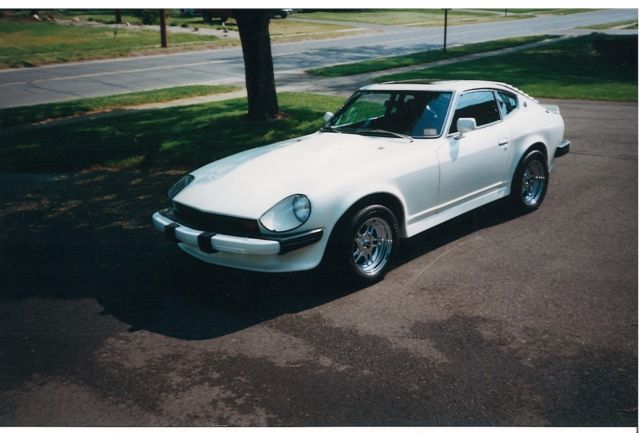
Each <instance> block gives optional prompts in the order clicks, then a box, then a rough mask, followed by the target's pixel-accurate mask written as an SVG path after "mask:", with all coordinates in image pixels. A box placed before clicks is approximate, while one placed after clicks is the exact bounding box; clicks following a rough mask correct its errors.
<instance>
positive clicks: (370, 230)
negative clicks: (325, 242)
mask: <svg viewBox="0 0 640 433" xmlns="http://www.w3.org/2000/svg"><path fill="white" fill-rule="evenodd" d="M336 230H337V231H338V232H337V233H335V236H336V242H335V243H331V244H332V247H333V248H336V251H335V252H332V253H331V255H332V256H333V260H331V261H332V262H334V263H333V264H334V265H335V267H334V268H335V269H337V270H338V274H337V275H336V276H337V277H338V278H343V279H346V280H348V281H349V283H354V284H356V285H357V286H368V285H371V284H374V283H377V282H378V281H381V280H382V279H383V278H384V275H385V274H386V273H387V271H388V270H389V269H390V267H391V264H392V263H393V260H394V259H395V256H396V254H397V252H398V249H399V236H398V233H399V232H400V230H399V227H398V221H397V220H396V217H395V216H394V214H393V212H391V211H390V210H389V209H388V208H386V207H384V206H381V205H371V206H366V207H365V208H363V209H361V210H359V211H357V212H355V213H354V214H353V215H351V217H350V218H348V219H347V220H346V224H340V225H338V226H337V227H336Z"/></svg>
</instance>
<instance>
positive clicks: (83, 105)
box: [0, 85, 239, 126]
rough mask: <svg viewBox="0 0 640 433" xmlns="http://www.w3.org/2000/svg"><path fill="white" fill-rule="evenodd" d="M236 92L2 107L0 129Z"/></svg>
mask: <svg viewBox="0 0 640 433" xmlns="http://www.w3.org/2000/svg"><path fill="white" fill-rule="evenodd" d="M235 90H239V88H238V87H235V86H228V85H219V86H206V85H193V86H181V87H172V88H169V89H156V90H148V91H144V92H133V93H126V94H123V95H110V96H100V97H96V98H83V99H78V100H74V101H67V102H54V103H50V104H39V105H30V106H26V107H15V108H4V109H1V110H0V126H15V125H20V124H24V123H36V122H43V121H45V120H51V119H58V118H61V117H69V116H76V115H80V114H87V113H97V112H102V111H108V110H113V109H116V108H126V107H132V106H136V105H142V104H151V103H154V102H166V101H174V100H177V99H185V98H194V97H197V96H206V95H215V94H220V93H227V92H232V91H235Z"/></svg>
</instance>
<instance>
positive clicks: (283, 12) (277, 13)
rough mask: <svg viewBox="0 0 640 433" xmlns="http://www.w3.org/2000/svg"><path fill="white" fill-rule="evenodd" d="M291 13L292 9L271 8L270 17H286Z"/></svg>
mask: <svg viewBox="0 0 640 433" xmlns="http://www.w3.org/2000/svg"><path fill="white" fill-rule="evenodd" d="M292 13H293V9H273V11H272V12H271V16H272V17H280V18H286V17H288V16H289V15H291V14H292Z"/></svg>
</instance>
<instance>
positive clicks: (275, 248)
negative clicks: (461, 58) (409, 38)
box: [153, 81, 570, 284]
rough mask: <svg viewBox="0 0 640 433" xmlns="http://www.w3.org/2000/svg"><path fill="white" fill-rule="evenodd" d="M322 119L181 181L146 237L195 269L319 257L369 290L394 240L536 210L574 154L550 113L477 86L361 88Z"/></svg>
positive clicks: (293, 267) (297, 266)
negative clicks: (189, 259) (470, 219)
mask: <svg viewBox="0 0 640 433" xmlns="http://www.w3.org/2000/svg"><path fill="white" fill-rule="evenodd" d="M325 122H326V123H325V126H324V127H322V129H320V131H318V132H316V133H313V134H311V135H307V136H304V137H299V138H295V139H292V140H287V141H283V142H280V143H275V144H271V145H268V146H263V147H258V148H255V149H251V150H247V151H245V152H241V153H238V154H236V155H232V156H229V157H227V158H224V159H221V160H218V161H215V162H212V163H211V164H209V165H206V166H204V167H202V168H199V169H197V170H195V171H194V172H192V173H191V174H188V175H187V176H185V177H183V178H182V179H180V180H179V181H178V182H177V183H176V184H175V185H174V186H173V187H172V188H171V189H170V190H169V198H170V200H171V206H170V207H169V208H167V209H163V210H160V211H158V212H156V213H154V215H153V223H154V225H155V227H156V228H157V229H159V230H161V231H163V232H164V234H165V235H166V237H167V238H168V239H170V240H171V241H173V242H176V243H177V244H178V246H179V247H180V248H181V249H182V250H184V251H185V252H187V253H189V254H191V255H192V256H194V257H196V258H198V259H200V260H203V261H205V262H209V263H214V264H217V265H222V266H229V267H234V268H240V269H248V270H255V271H264V272H288V271H301V270H307V269H312V268H315V267H316V266H318V265H319V264H320V263H321V262H322V261H323V259H324V260H327V261H330V262H331V263H333V264H337V265H338V266H340V267H341V268H342V270H343V272H344V274H343V275H344V276H345V277H349V278H351V279H352V280H355V281H356V282H358V283H364V284H369V283H373V282H376V281H378V280H380V279H382V277H383V276H384V274H385V272H386V271H387V270H388V269H389V267H390V265H391V263H392V262H393V258H394V256H395V254H396V253H397V251H398V248H399V245H400V242H399V240H400V239H402V238H407V237H411V236H414V235H416V234H418V233H420V232H423V231H425V230H427V229H429V228H431V227H433V226H435V225H437V224H440V223H442V222H444V221H447V220H450V219H452V218H454V217H456V216H458V215H460V214H462V213H464V212H467V211H469V210H471V209H474V208H477V207H479V206H482V205H484V204H487V203H489V202H492V201H494V200H498V199H500V198H503V197H507V196H509V197H510V200H511V202H512V203H513V206H516V207H517V208H519V209H521V210H522V211H525V212H526V211H531V210H535V209H536V208H538V206H540V204H541V203H542V200H543V199H544V196H545V193H546V190H547V185H548V181H549V171H551V169H552V168H553V166H554V162H555V158H557V157H559V156H562V155H564V154H566V153H567V152H569V147H570V143H569V141H567V140H564V139H563V134H564V121H563V119H562V117H561V116H560V113H559V109H558V107H557V106H552V105H540V104H539V103H538V102H537V101H536V100H535V99H533V98H531V97H530V96H528V95H527V94H525V93H523V92H522V91H520V90H518V89H516V88H514V87H512V86H509V85H506V84H503V83H496V82H487V81H439V82H393V83H385V84H375V85H370V86H367V87H363V88H361V89H359V90H358V91H357V92H356V93H355V94H354V95H353V96H352V97H351V98H350V99H348V100H347V102H346V103H345V104H344V105H343V106H342V107H341V108H340V109H339V110H338V112H337V113H336V114H335V115H333V114H332V113H326V114H325Z"/></svg>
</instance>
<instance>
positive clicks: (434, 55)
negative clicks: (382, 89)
mask: <svg viewBox="0 0 640 433" xmlns="http://www.w3.org/2000/svg"><path fill="white" fill-rule="evenodd" d="M555 37H557V36H549V35H542V36H523V37H516V38H507V39H499V40H496V41H489V42H480V43H477V44H467V45H461V46H457V47H452V48H449V49H448V50H447V51H446V52H444V51H442V50H441V49H437V50H430V51H421V52H418V53H412V54H407V55H402V56H393V57H383V58H379V59H374V60H365V61H362V62H356V63H348V64H343V65H336V66H328V67H324V68H315V69H309V70H307V71H306V72H308V73H310V74H312V75H318V76H322V77H341V76H345V75H355V74H364V73H367V72H376V71H383V70H385V69H393V68H401V67H404V66H411V65H419V64H421V63H429V62H435V61H438V60H444V59H449V58H453V57H460V56H465V55H468V54H475V53H483V52H487V51H494V50H499V49H503V48H509V47H514V46H518V45H524V44H529V43H533V42H539V41H542V40H545V39H550V38H555Z"/></svg>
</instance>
